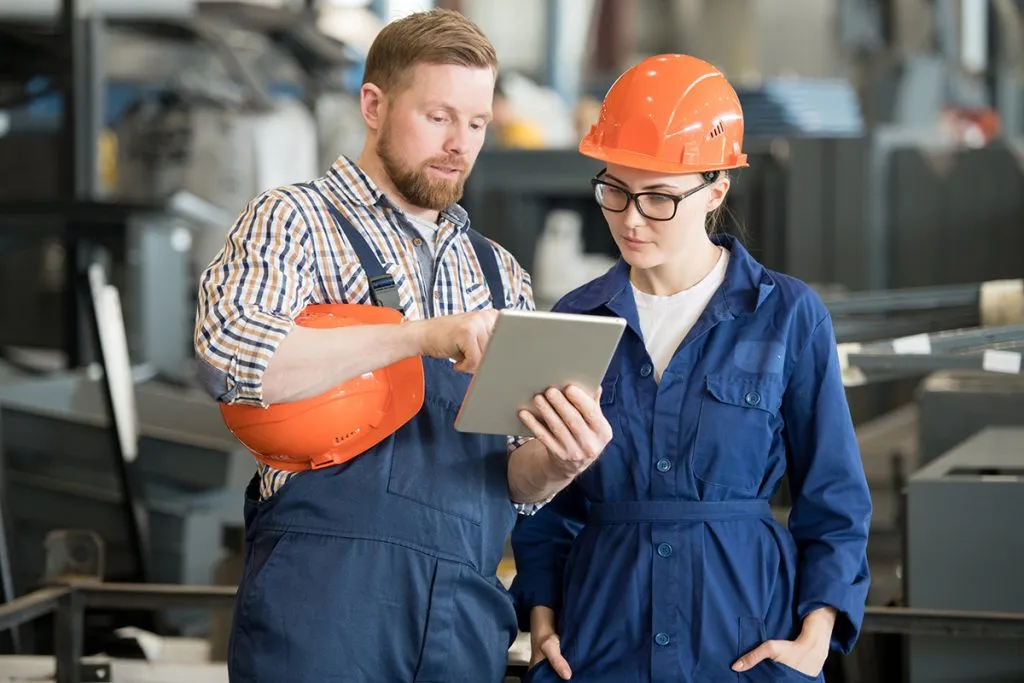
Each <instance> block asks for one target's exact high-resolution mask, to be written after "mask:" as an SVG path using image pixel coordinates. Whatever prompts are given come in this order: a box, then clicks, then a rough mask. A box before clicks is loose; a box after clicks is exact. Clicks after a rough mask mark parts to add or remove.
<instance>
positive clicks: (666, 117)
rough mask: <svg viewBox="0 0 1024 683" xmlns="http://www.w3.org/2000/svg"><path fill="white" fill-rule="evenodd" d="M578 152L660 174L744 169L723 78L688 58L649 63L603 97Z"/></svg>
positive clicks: (737, 117)
mask: <svg viewBox="0 0 1024 683" xmlns="http://www.w3.org/2000/svg"><path fill="white" fill-rule="evenodd" d="M579 150H580V153H581V154H583V155H585V156H588V157H592V158H594V159H599V160H601V161H604V162H605V163H609V164H616V165H620V166H626V167H628V168H636V169H641V170H645V171H653V172H657V173H666V174H676V173H679V174H682V173H703V172H706V171H720V170H725V169H729V168H740V167H743V166H747V155H746V154H744V153H743V110H742V109H741V107H740V101H739V98H738V97H737V96H736V91H735V90H733V87H732V86H731V85H729V82H728V81H727V80H725V76H723V75H722V73H721V72H720V71H719V70H718V69H716V68H715V67H713V66H712V65H711V64H708V63H707V62H705V61H703V60H700V59H697V58H696V57H690V56H689V55H675V54H673V55H658V56H656V57H649V58H647V59H645V60H643V61H642V62H640V63H639V64H637V65H635V66H633V67H632V68H630V69H629V70H627V71H626V72H625V73H624V74H622V75H621V76H619V78H618V79H617V80H616V81H615V83H613V84H612V87H611V89H610V90H609V91H608V94H607V95H606V96H605V99H604V104H602V106H601V113H600V115H599V117H598V120H597V123H596V124H594V126H592V127H591V129H590V132H589V133H588V134H587V135H586V136H585V137H584V138H583V140H582V142H580V147H579Z"/></svg>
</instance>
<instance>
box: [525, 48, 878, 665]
mask: <svg viewBox="0 0 1024 683" xmlns="http://www.w3.org/2000/svg"><path fill="white" fill-rule="evenodd" d="M742 138H743V115H742V111H741V109H740V105H739V101H738V99H737V97H736V93H735V91H734V90H733V88H732V87H731V86H730V85H729V83H728V82H727V81H726V80H725V78H724V77H723V76H722V74H721V73H719V72H718V71H717V70H716V69H715V68H714V67H712V66H711V65H709V64H707V63H705V62H702V61H700V60H698V59H694V58H693V57H688V56H685V55H662V56H658V57H653V58H650V59H647V60H645V61H643V62H641V63H640V64H638V65H636V66H635V67H633V68H632V69H630V70H629V71H627V72H626V73H625V74H623V76H622V77H620V78H619V79H618V80H617V81H616V82H615V84H614V85H613V86H612V88H611V90H610V92H609V93H608V95H607V97H606V99H605V101H604V104H603V106H602V110H601V115H600V119H599V121H598V123H597V124H596V125H595V126H594V127H593V128H592V129H591V131H590V133H589V134H588V135H587V136H586V137H585V138H584V140H583V141H582V143H581V145H580V151H581V152H582V153H583V154H584V155H587V156H590V157H593V158H595V159H598V160H601V161H602V162H603V163H604V164H605V165H606V166H605V168H604V169H603V170H602V171H601V172H600V173H598V175H597V177H596V178H594V180H593V185H594V189H595V195H596V198H597V201H598V203H599V204H600V205H601V207H602V210H603V212H604V216H605V218H606V220H607V222H608V225H609V228H610V229H611V233H612V236H613V237H614V239H615V242H616V244H617V245H618V247H619V249H620V251H621V253H622V259H621V260H620V261H619V263H618V264H617V265H616V266H615V267H614V268H612V270H610V271H609V272H608V273H607V274H605V275H604V276H602V277H600V278H598V279H597V280H594V281H592V282H590V283H588V284H586V285H584V286H582V287H580V288H579V289H577V290H575V291H573V292H571V293H569V294H568V295H566V296H565V297H563V299H562V300H561V301H560V302H559V303H558V304H557V305H556V307H555V310H558V311H564V312H571V313H584V314H592V315H617V316H621V317H623V318H625V319H626V320H627V321H628V323H629V327H628V329H627V331H626V333H625V334H624V336H623V340H622V342H621V343H620V346H619V349H618V350H617V352H616V355H615V357H614V359H613V360H612V363H611V366H610V367H609V370H608V374H607V376H606V378H605V381H604V383H603V386H602V388H601V403H602V407H603V410H604V412H605V416H606V417H607V419H608V421H609V423H610V424H611V425H612V429H613V430H614V433H615V436H614V438H613V440H612V442H611V443H610V444H609V445H608V447H607V448H606V449H605V451H604V453H603V454H602V456H601V458H600V459H599V460H598V461H597V463H596V464H595V465H593V466H592V467H591V468H590V469H589V470H587V471H586V472H584V473H583V474H582V475H580V476H579V477H578V478H577V479H576V481H575V482H574V483H573V484H572V485H571V486H570V487H569V488H567V489H565V490H564V491H563V492H562V493H561V494H559V495H558V496H557V497H556V498H555V499H554V500H553V501H551V502H550V503H549V504H548V505H547V506H546V507H545V508H543V509H542V510H541V511H540V512H538V513H537V514H536V515H535V516H533V517H530V518H522V519H521V520H520V521H519V523H518V526H517V527H516V529H515V531H514V532H513V536H512V545H513V549H514V551H515V560H516V568H517V571H518V575H517V577H516V579H515V584H514V586H513V589H512V590H513V595H514V597H515V599H516V602H517V608H518V612H519V615H520V627H521V628H522V629H524V630H527V629H528V630H530V632H531V642H532V645H533V663H534V666H533V668H532V669H531V671H530V674H529V676H528V679H529V680H530V681H533V682H534V683H546V682H549V681H557V680H560V679H569V678H570V676H571V678H572V680H574V681H580V682H586V683H598V682H605V681H607V682H608V683H612V682H614V683H632V682H640V681H643V682H647V681H680V682H682V681H686V682H689V681H700V683H708V682H713V681H736V680H747V681H813V680H821V678H822V676H821V671H822V668H823V665H824V662H825V659H826V657H827V655H828V652H829V650H830V649H835V650H838V651H840V652H843V653H846V652H849V650H850V649H851V648H852V646H853V644H854V642H855V640H856V638H857V635H858V631H859V628H860V624H861V620H862V617H863V609H864V603H865V599H866V596H867V589H868V583H869V575H868V567H867V558H866V546H867V537H868V523H869V518H870V514H871V500H870V497H869V493H868V487H867V482H866V480H865V476H864V471H863V468H862V465H861V462H860V456H859V452H858V448H857V443H856V440H855V437H854V431H853V425H852V423H851V419H850V413H849V409H848V406H847V402H846V397H845V393H844V390H843V385H842V381H841V379H840V370H839V365H838V362H837V361H838V358H837V354H836V345H835V339H834V336H833V330H832V325H831V321H830V319H829V315H828V312H827V310H826V309H825V307H824V306H823V304H822V303H821V301H820V299H819V298H818V297H817V296H816V295H815V294H814V293H813V292H812V291H811V289H810V288H809V287H807V286H806V285H805V284H803V283H802V282H799V281H798V280H795V279H794V278H791V277H787V276H785V275H781V274H778V273H775V272H772V271H769V270H767V269H765V268H764V267H763V266H762V265H760V264H759V263H757V262H756V261H755V260H754V259H753V258H752V257H751V255H750V254H749V253H748V252H747V251H746V250H745V249H744V248H743V246H742V245H740V243H739V242H738V241H736V240H735V239H733V238H732V237H729V236H726V235H718V234H710V235H709V232H708V230H707V229H706V226H707V225H709V224H713V223H714V222H715V219H716V218H717V214H718V212H719V211H720V210H721V207H722V202H723V201H724V200H725V196H726V193H727V192H728V190H729V182H730V180H729V174H728V171H729V169H734V168H740V167H744V166H746V165H747V164H746V156H745V155H744V154H743V152H742ZM538 408H539V409H540V414H541V416H544V415H547V414H551V411H552V410H554V409H555V406H554V405H553V404H552V403H549V402H548V401H547V400H546V399H544V398H543V397H540V398H538ZM521 418H522V419H523V420H524V422H526V423H527V426H529V427H530V428H531V429H532V431H533V432H534V433H535V434H537V435H538V438H541V439H542V440H544V439H549V438H557V436H558V435H557V434H549V433H546V432H545V430H544V427H543V426H542V425H541V424H540V423H538V421H537V420H535V419H533V418H532V417H531V416H530V415H529V413H526V412H524V413H523V414H522V415H521ZM784 474H786V475H788V477H789V485H790V490H791V492H792V497H793V506H792V511H791V513H790V516H789V524H788V530H787V528H786V527H784V526H782V525H780V524H779V523H777V522H776V521H775V520H774V519H773V516H772V511H771V508H770V507H769V504H768V501H769V499H770V498H771V497H772V494H773V493H774V492H775V491H776V489H777V487H778V485H779V483H780V480H781V479H782V476H783V475H784ZM737 672H742V673H737Z"/></svg>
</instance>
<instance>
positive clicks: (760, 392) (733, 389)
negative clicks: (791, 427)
mask: <svg viewBox="0 0 1024 683" xmlns="http://www.w3.org/2000/svg"><path fill="white" fill-rule="evenodd" d="M781 404H782V380H781V378H780V377H775V376H757V375H753V376H751V375H746V376H743V375H741V376H736V375H728V374H718V375H708V377H707V379H706V382H705V391H704V393H703V395H702V397H701V406H700V420H699V422H698V425H697V436H696V439H695V442H694V449H693V473H694V476H695V477H697V478H698V479H700V480H701V481H703V482H704V483H706V484H712V485H714V486H723V487H728V488H731V489H736V490H737V491H742V492H748V493H749V492H754V491H756V490H757V487H758V485H759V484H760V483H761V481H762V479H763V478H764V475H765V468H766V466H767V462H768V453H769V451H770V450H771V447H772V441H773V440H774V439H775V433H776V431H777V429H778V426H779V424H780V420H779V417H778V414H779V408H780V406H781Z"/></svg>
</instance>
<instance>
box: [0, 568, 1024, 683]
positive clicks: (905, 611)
mask: <svg viewBox="0 0 1024 683" xmlns="http://www.w3.org/2000/svg"><path fill="white" fill-rule="evenodd" d="M234 601H235V588H234V587H231V586H179V585H172V584H131V583H101V582H93V581H90V582H85V581H69V582H68V583H66V584H64V585H59V586H54V587H50V588H44V589H41V590H38V591H36V592H34V593H30V594H28V595H25V596H23V597H20V598H17V599H16V600H13V601H11V602H9V603H7V604H3V605H0V630H5V629H9V628H15V627H17V626H20V625H22V624H25V623H28V622H30V621H32V620H34V619H37V618H39V617H43V616H46V615H47V614H56V615H57V618H56V620H55V624H54V643H55V650H56V651H55V658H56V662H57V676H56V681H57V683H81V675H82V667H83V663H82V643H83V638H84V613H85V610H86V609H88V608H93V607H105V608H126V609H130V608H144V609H164V608H171V607H174V608H194V609H225V608H227V609H230V608H231V607H232V606H233V605H234ZM862 630H863V632H864V633H888V634H899V635H914V636H945V637H959V638H986V639H1014V640H1024V613H1010V612H974V611H952V610H929V609H915V608H907V607H868V608H867V609H866V611H865V614H864V624H863V629H862ZM526 666H527V662H525V661H519V660H518V659H517V658H515V657H510V658H509V662H508V672H509V674H510V675H518V674H521V673H522V672H524V671H525V669H526Z"/></svg>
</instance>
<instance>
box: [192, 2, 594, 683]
mask: <svg viewBox="0 0 1024 683" xmlns="http://www.w3.org/2000/svg"><path fill="white" fill-rule="evenodd" d="M496 70H497V60H496V58H495V54H494V49H493V47H492V46H491V44H490V43H489V41H488V40H487V39H486V37H484V35H483V34H482V33H481V32H480V30H479V29H478V28H477V27H476V26H475V25H473V24H472V23H470V22H469V21H467V20H466V19H465V18H463V17H462V16H461V15H459V14H456V13H452V12H446V11H430V12H425V13H420V14H415V15H412V16H410V17H407V18H405V19H402V20H400V21H396V22H393V23H391V24H389V25H387V26H386V27H385V28H384V29H383V30H382V31H381V33H380V34H379V36H378V37H377V39H376V40H375V42H374V44H373V46H372V47H371V49H370V51H369V53H368V55H367V60H366V73H365V77H364V83H363V86H362V91H361V112H362V115H363V118H364V120H365V123H366V128H367V134H366V143H365V146H364V149H363V151H362V153H361V154H360V156H359V158H358V160H357V161H356V162H355V163H352V162H351V161H349V160H348V159H346V158H344V157H342V158H339V159H338V160H337V161H336V162H335V164H334V165H333V166H332V167H331V169H330V170H329V171H328V173H327V174H326V175H325V176H324V177H321V178H319V179H316V180H314V181H312V182H310V183H306V184H301V185H295V186H289V187H282V188H277V189H274V190H270V191H268V192H265V193H263V194H262V195H260V196H258V197H257V198H255V199H254V200H253V201H252V202H251V203H250V204H249V206H248V207H247V208H246V210H245V211H244V212H243V213H242V215H241V217H240V218H239V220H238V222H237V224H236V225H235V226H234V227H233V229H232V231H231V233H230V235H229V237H228V240H227V244H226V246H225V248H224V249H223V250H222V251H221V253H220V254H219V255H218V256H217V257H216V259H215V260H214V262H213V263H212V264H211V265H210V266H209V268H208V269H207V270H206V272H205V274H204V275H203V277H202V284H201V287H200V295H199V311H198V313H199V315H198V320H197V324H196V336H195V344H196V352H197V357H198V361H199V364H200V368H201V374H202V376H203V377H204V382H205V384H206V386H207V389H208V391H209V392H210V393H211V394H212V395H213V396H214V397H215V398H216V399H217V400H218V401H221V402H224V403H229V404H230V403H241V404H247V405H256V406H269V405H271V404H276V403H284V402H291V401H298V400H303V399H307V398H310V397H313V396H316V395H318V394H321V393H322V392H324V391H326V390H327V389H330V388H332V387H335V386H337V385H339V384H341V383H343V382H346V381H349V380H351V379H353V378H356V377H358V376H360V375H362V374H364V373H367V372H370V371H372V370H375V369H378V368H382V367H385V366H388V365H390V364H392V363H396V362H398V361H399V360H401V359H404V358H409V357H414V356H423V357H424V358H423V363H424V372H425V377H426V380H425V385H426V399H425V402H424V405H423V408H422V409H421V410H420V412H419V413H418V414H417V415H416V417H415V418H414V419H413V420H412V421H411V422H409V423H408V424H406V425H405V426H403V427H402V428H401V429H399V430H398V431H397V432H396V433H395V434H393V435H392V436H391V437H390V438H388V439H386V440H385V441H383V442H382V443H381V444H380V445H379V446H376V447H374V448H373V449H372V450H370V451H368V452H366V453H363V454H361V455H359V456H358V457H357V458H356V459H354V460H351V461H349V462H346V463H344V464H340V465H336V466H331V467H326V468H321V469H314V470H307V471H303V472H301V473H299V474H292V473H288V472H283V471H280V470H278V469H275V468H273V467H271V466H268V465H265V464H260V466H259V471H258V474H257V476H256V477H255V478H254V480H253V483H252V484H251V485H250V487H249V489H250V490H249V491H248V492H247V501H246V533H247V539H248V550H247V555H246V566H245V572H244V575H243V579H242V582H241V585H240V586H239V591H238V600H237V605H236V610H235V622H234V627H233V631H232V636H231V645H230V652H229V663H228V666H229V672H230V677H231V680H232V681H258V680H265V681H274V682H277V681H289V682H290V683H301V682H304V681H309V682H313V681H315V682H316V683H324V682H325V681H346V682H348V681H387V682H388V683H396V682H400V681H472V682H473V683H487V682H491V681H493V682H495V683H497V682H499V681H501V680H502V676H503V673H504V669H505V661H506V657H507V650H508V647H509V645H510V644H511V642H512V640H513V639H514V637H515V634H516V622H515V616H514V613H513V610H512V606H511V602H510V600H509V598H508V596H507V595H506V593H505V591H504V589H503V588H502V587H501V585H500V583H499V582H498V580H497V578H496V570H497V564H498V562H499V560H500V558H501V555H502V551H503V548H504V542H505V539H506V538H507V536H508V534H509V532H510V531H511V528H512V526H513V523H514V521H515V510H516V507H514V505H513V504H515V506H518V508H519V511H520V512H524V513H529V512H530V511H531V509H535V507H536V505H537V504H540V503H542V502H543V501H545V500H548V499H550V498H551V497H552V496H553V495H554V494H555V493H556V492H557V491H559V490H561V489H562V488H564V487H565V486H566V485H567V484H568V483H569V482H570V481H572V479H573V478H574V477H575V476H576V475H577V474H578V473H579V472H580V471H582V470H583V469H585V468H586V467H587V466H588V465H589V464H590V463H592V462H593V461H594V459H595V458H597V456H598V455H599V454H600V452H601V450H602V449H603V447H604V445H605V444H606V443H607V442H608V440H609V439H610V435H611V429H610V426H609V425H608V423H607V421H605V419H604V417H603V415H602V413H601V410H600V406H599V405H598V404H597V401H596V400H595V398H594V397H591V396H586V395H582V392H578V391H576V390H575V389H570V390H568V391H566V392H560V391H552V392H549V394H548V395H545V396H539V397H538V398H537V402H538V407H539V409H540V410H541V414H542V415H543V416H544V417H545V420H544V423H545V426H544V427H540V426H538V427H536V429H535V435H536V436H537V438H536V439H533V440H529V441H526V442H525V443H523V442H520V441H514V440H509V441H508V443H506V440H505V439H504V438H498V439H495V438H493V437H485V436H482V435H469V434H462V433H459V432H457V431H456V430H455V429H454V427H453V419H454V416H455V414H456V411H457V409H458V405H459V404H460V403H461V400H462V397H463V395H464V393H465V389H466V387H467V386H468V374H467V373H470V372H472V371H473V370H474V369H475V368H476V365H477V364H478V362H479V360H480V356H481V353H482V350H483V348H484V346H485V345H486V343H487V339H488V335H489V334H490V329H491V326H492V324H493V322H494V320H495V316H496V312H495V310H494V309H495V308H500V307H503V306H505V305H508V306H512V307H517V308H532V307H533V300H532V291H531V286H530V278H529V276H528V274H527V273H526V272H524V271H523V269H522V268H521V267H520V266H519V264H518V263H516V261H515V260H514V259H513V258H512V256H511V255H510V254H509V253H508V252H507V251H505V250H504V249H502V248H500V247H498V246H497V245H494V244H493V243H491V242H489V241H487V240H483V239H482V238H481V237H480V236H479V235H478V234H476V233H474V232H473V231H472V230H470V229H469V220H468V218H467V216H466V214H465V211H464V210H462V209H461V208H460V207H459V206H458V205H457V204H456V201H457V200H458V199H459V198H460V196H461V194H462V188H463V183H464V181H465V178H466V175H467V174H468V173H469V171H470V169H471V168H472V166H473V163H474V161H475V160H476V157H477V154H478V153H479V151H480V148H481V146H482V144H483V142H484V133H485V130H486V128H487V124H488V122H489V120H490V118H491V115H492V114H491V105H492V99H493V93H494V81H495V74H496ZM367 271H373V273H376V275H374V274H372V273H369V275H370V277H368V272H367ZM378 276H386V277H384V280H388V284H389V289H388V290H387V291H385V289H381V288H379V287H378V285H379V283H380V282H382V281H383V280H382V279H381V277H378ZM392 283H393V284H392ZM385 295H389V296H390V300H391V302H392V304H393V307H396V308H399V309H400V310H401V311H402V312H403V313H404V314H405V317H406V319H407V320H408V321H409V322H406V323H404V324H400V325H363V326H351V327H341V328H335V329H312V328H309V327H301V326H296V325H294V324H293V321H294V319H295V317H296V316H297V315H298V314H299V313H300V312H301V311H302V310H303V309H304V308H305V307H306V306H307V305H309V304H313V303H333V302H344V303H374V302H376V303H381V301H383V300H385V299H387V298H388V297H387V296H385ZM382 305H386V304H382ZM450 359H454V360H456V361H457V363H456V364H455V365H454V367H453V365H452V362H451V360H450ZM535 424H536V423H535Z"/></svg>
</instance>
